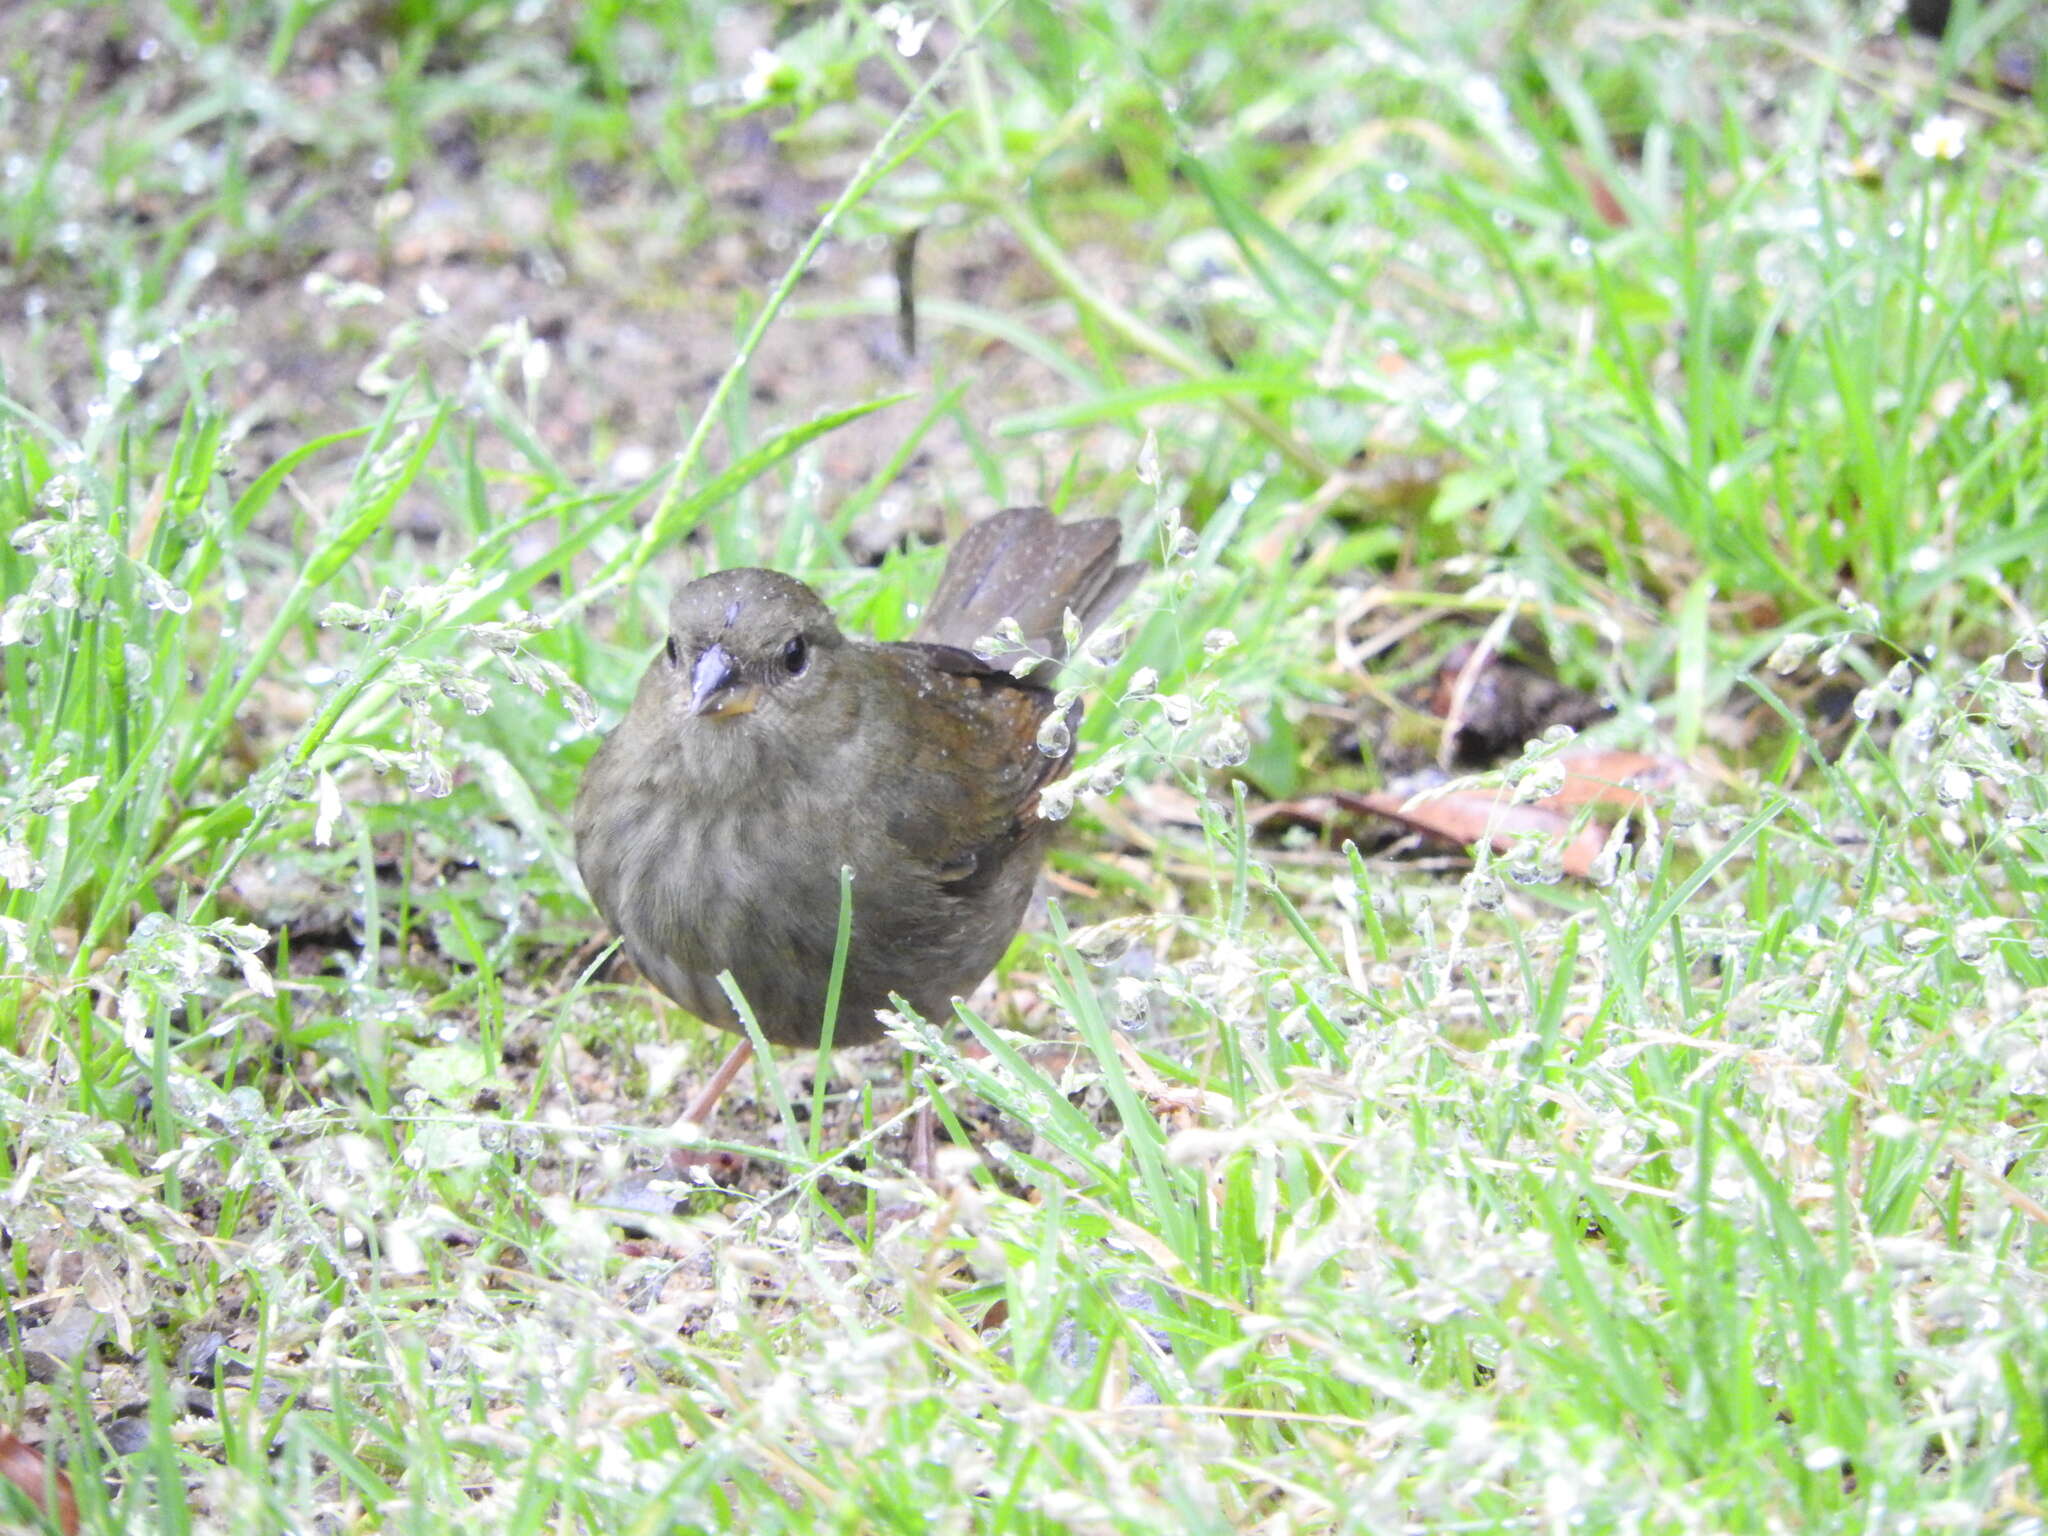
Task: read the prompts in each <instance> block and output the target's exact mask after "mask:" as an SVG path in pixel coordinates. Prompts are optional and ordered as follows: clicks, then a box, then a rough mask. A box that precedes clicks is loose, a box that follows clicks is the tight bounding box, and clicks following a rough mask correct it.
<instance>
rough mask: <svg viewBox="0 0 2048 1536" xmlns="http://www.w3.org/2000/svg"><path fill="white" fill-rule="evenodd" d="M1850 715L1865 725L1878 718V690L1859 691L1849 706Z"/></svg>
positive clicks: (1866, 689) (1864, 689)
mask: <svg viewBox="0 0 2048 1536" xmlns="http://www.w3.org/2000/svg"><path fill="white" fill-rule="evenodd" d="M1849 713H1850V714H1852V715H1854V716H1855V717H1856V718H1857V719H1858V720H1861V721H1863V722H1864V723H1865V724H1868V723H1869V722H1870V721H1871V720H1874V719H1875V718H1877V690H1876V689H1874V688H1863V689H1859V690H1858V691H1857V694H1856V697H1855V699H1854V700H1852V701H1851V703H1850V705H1849Z"/></svg>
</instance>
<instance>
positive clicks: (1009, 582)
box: [917, 507, 1145, 682]
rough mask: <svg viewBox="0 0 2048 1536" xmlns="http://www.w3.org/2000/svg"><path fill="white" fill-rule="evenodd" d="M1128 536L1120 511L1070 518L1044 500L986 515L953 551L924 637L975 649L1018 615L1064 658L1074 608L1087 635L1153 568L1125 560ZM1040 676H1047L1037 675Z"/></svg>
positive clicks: (1037, 648)
mask: <svg viewBox="0 0 2048 1536" xmlns="http://www.w3.org/2000/svg"><path fill="white" fill-rule="evenodd" d="M1122 543H1123V532H1122V530H1121V529H1120V528H1118V527H1117V524H1116V520H1115V519H1114V518H1108V517H1097V518H1089V519H1087V520H1085V521H1082V522H1073V523H1063V522H1060V521H1059V520H1058V519H1057V518H1055V517H1054V516H1053V515H1052V514H1051V513H1050V512H1048V511H1046V510H1045V508H1043V507H1012V508H1010V509H1009V510H1008V511H1007V512H998V513H996V515H995V516H994V517H990V518H985V519H983V520H982V521H981V522H978V523H976V524H975V525H974V526H973V527H972V528H969V529H968V530H967V532H965V533H964V534H962V535H961V536H960V538H959V540H958V541H957V542H956V543H955V544H954V545H953V549H952V553H951V554H949V555H948V556H947V557H946V569H945V572H944V574H942V575H941V576H940V577H939V589H938V591H936V592H934V593H933V594H932V600H931V604H930V606H929V607H927V608H926V609H925V614H924V620H923V622H922V623H920V624H919V625H918V629H917V638H918V639H919V640H924V641H929V642H930V643H932V644H934V645H952V646H958V647H960V648H961V649H962V650H971V649H972V648H973V646H974V643H975V641H977V640H979V639H981V638H982V637H983V636H986V635H992V634H994V633H996V630H997V626H998V625H1000V624H1001V623H1002V621H1003V620H1004V619H1015V620H1016V621H1017V625H1018V628H1019V629H1021V630H1022V631H1023V636H1024V644H1025V645H1026V646H1027V647H1029V648H1030V650H1031V651H1033V652H1034V653H1036V654H1037V655H1040V656H1047V657H1050V658H1052V660H1053V661H1054V662H1058V661H1060V660H1063V659H1064V658H1065V656H1066V654H1067V644H1066V636H1065V633H1064V630H1065V622H1066V615H1067V613H1068V612H1069V611H1070V610H1071V611H1072V612H1073V614H1074V616H1075V617H1076V618H1077V619H1079V620H1080V623H1081V633H1082V635H1084V636H1085V635H1086V634H1087V633H1088V632H1089V631H1090V630H1092V629H1093V628H1095V626H1096V625H1097V624H1100V623H1101V622H1102V621H1103V619H1105V618H1106V617H1108V615H1109V612H1110V610H1111V609H1113V608H1115V607H1116V605H1117V604H1118V603H1120V602H1122V601H1123V599H1124V596H1125V594H1127V593H1128V592H1129V591H1130V590H1131V588H1132V587H1134V586H1136V585H1137V584H1138V579H1139V578H1140V577H1141V576H1143V575H1144V574H1145V568H1144V567H1143V566H1142V565H1118V564H1117V560H1116V557H1117V551H1118V549H1119V548H1120V547H1121V545H1122ZM1040 670H1041V671H1044V672H1049V671H1050V670H1051V669H1050V668H1042V669H1040ZM1032 680H1033V681H1035V682H1042V681H1044V678H1043V677H1040V676H1038V675H1036V674H1034V675H1033V678H1032Z"/></svg>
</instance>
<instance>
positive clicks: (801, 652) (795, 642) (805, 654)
mask: <svg viewBox="0 0 2048 1536" xmlns="http://www.w3.org/2000/svg"><path fill="white" fill-rule="evenodd" d="M810 660H811V648H810V647H809V646H808V645H806V644H805V643H804V637H803V636H802V635H795V636H792V637H791V639H790V642H789V644H787V645H785V646H784V647H783V648H782V665H783V668H784V670H786V671H787V672H788V673H789V675H790V676H791V677H795V676H796V675H797V674H798V673H800V672H802V671H803V669H804V668H805V667H806V666H808V665H809V664H810Z"/></svg>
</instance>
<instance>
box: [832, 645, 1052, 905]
mask: <svg viewBox="0 0 2048 1536" xmlns="http://www.w3.org/2000/svg"><path fill="white" fill-rule="evenodd" d="M871 654H873V656H874V657H875V658H876V661H877V664H878V665H881V666H884V667H887V668H888V669H890V670H891V671H893V672H895V673H896V674H897V675H898V677H899V679H900V683H901V686H899V687H896V688H893V689H891V690H889V693H888V696H889V697H891V698H894V699H898V700H901V701H902V704H903V707H904V709H905V711H906V713H907V714H909V715H910V716H911V718H909V719H906V720H905V721H904V722H903V725H904V727H905V729H904V731H903V735H902V737H901V739H902V740H904V741H909V742H914V743H915V744H916V745H915V746H914V748H913V749H912V750H911V752H910V753H909V754H908V755H907V756H905V757H904V758H903V759H901V760H899V761H897V762H895V763H892V764H890V765H888V766H887V768H886V769H885V770H884V773H883V775H882V777H883V779H884V781H885V782H886V783H887V784H888V790H887V791H886V793H885V794H884V795H882V796H880V797H878V799H879V801H880V803H881V804H883V805H887V806H891V807H896V808H897V809H895V810H894V811H892V813H891V814H890V818H889V828H888V830H889V834H890V836H891V838H892V839H893V840H894V841H895V842H896V843H897V845H898V846H899V847H900V848H902V850H903V851H904V853H905V854H906V855H908V856H909V857H911V858H912V859H915V860H916V861H917V862H918V863H919V864H921V865H923V866H924V867H926V868H927V869H930V870H932V871H933V872H934V873H935V874H936V875H937V877H938V878H939V879H940V880H942V881H944V882H946V883H947V884H949V885H951V886H953V887H954V888H955V889H959V890H962V891H965V890H970V889H973V888H974V887H975V886H976V885H977V884H978V883H979V882H981V881H985V880H988V879H992V878H993V877H994V875H995V873H996V871H997V870H998V869H1000V867H1001V866H1002V863H1003V861H1004V858H1005V856H1006V855H1007V854H1008V853H1009V851H1010V850H1011V849H1012V848H1014V847H1015V846H1016V845H1017V844H1018V843H1019V842H1021V841H1023V840H1025V839H1027V838H1029V837H1031V836H1032V835H1033V834H1034V833H1036V832H1037V831H1038V830H1039V821H1038V792H1039V790H1040V789H1042V788H1044V786H1045V785H1047V784H1049V783H1051V782H1052V781H1053V780H1054V779H1056V778H1058V777H1059V776H1060V775H1061V774H1062V773H1064V772H1065V771H1066V769H1067V766H1068V764H1070V763H1071V762H1072V761H1073V749H1072V747H1071V745H1064V746H1062V747H1061V749H1060V750H1058V751H1055V752H1050V753H1049V752H1046V751H1044V750H1042V749H1041V748H1040V746H1039V744H1038V742H1039V729H1040V727H1041V726H1042V725H1043V724H1044V723H1045V720H1046V718H1047V716H1049V715H1050V714H1051V713H1052V712H1053V708H1054V700H1053V695H1052V693H1051V691H1050V690H1049V689H1045V688H1040V687H1036V686H1034V685H1033V684H1031V683H1028V682H1020V681H1018V680H1017V679H1016V678H1014V677H1012V676H1010V674H1009V673H1007V672H1004V671H1002V670H1000V669H998V668H994V667H991V666H989V665H988V664H987V663H986V662H983V661H982V660H980V659H979V658H978V657H976V656H975V655H973V654H972V653H971V652H968V651H963V650H959V649H956V648H955V647H953V646H947V645H927V644H923V643H920V642H916V641H907V642H902V643H899V644H894V645H880V646H876V647H874V648H873V651H872V653H871ZM1076 713H1077V715H1078V712H1076ZM1070 729H1071V722H1070Z"/></svg>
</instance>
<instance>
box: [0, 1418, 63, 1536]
mask: <svg viewBox="0 0 2048 1536" xmlns="http://www.w3.org/2000/svg"><path fill="white" fill-rule="evenodd" d="M0 1477H4V1478H6V1479H7V1481H8V1482H10V1483H12V1484H14V1486H15V1487H17V1488H19V1489H20V1490H21V1491H22V1492H23V1493H25V1494H27V1495H28V1497H29V1501H30V1502H31V1503H32V1504H34V1505H35V1507H36V1508H37V1509H39V1510H41V1511H42V1512H43V1514H44V1515H45V1516H50V1517H53V1518H54V1519H55V1521H56V1524H57V1529H58V1530H60V1531H62V1532H63V1533H64V1536H78V1498H77V1496H76V1495H75V1494H73V1493H72V1491H71V1479H70V1478H68V1477H66V1476H65V1475H64V1474H63V1473H62V1472H61V1471H58V1470H57V1469H56V1468H54V1467H52V1466H51V1465H50V1464H49V1461H48V1459H47V1458H46V1457H45V1456H44V1455H43V1453H42V1452H41V1451H40V1450H38V1449H36V1447H34V1446H32V1445H29V1444H27V1443H25V1442H24V1441H22V1440H21V1439H19V1438H18V1437H17V1436H16V1435H14V1434H13V1433H12V1432H11V1431H9V1430H4V1429H0ZM53 1494H54V1497H55V1500H56V1508H55V1509H54V1510H52V1509H51V1507H50V1501H51V1498H52V1496H53Z"/></svg>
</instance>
